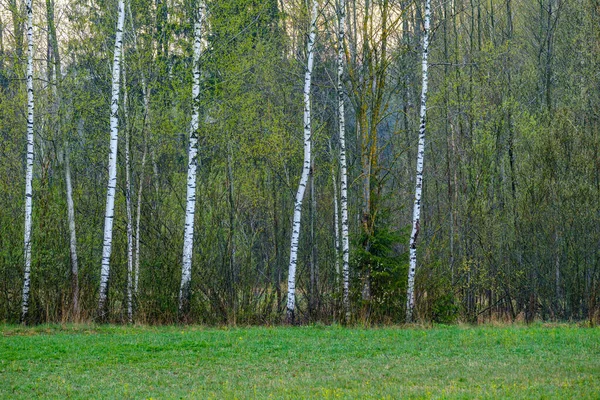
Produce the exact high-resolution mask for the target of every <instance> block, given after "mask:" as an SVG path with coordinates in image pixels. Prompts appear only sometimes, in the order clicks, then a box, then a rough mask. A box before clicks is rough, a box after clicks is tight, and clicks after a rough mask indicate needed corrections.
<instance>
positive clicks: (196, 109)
mask: <svg viewBox="0 0 600 400" xmlns="http://www.w3.org/2000/svg"><path fill="white" fill-rule="evenodd" d="M205 14H206V11H205V8H204V4H203V3H202V2H201V3H200V4H199V5H198V11H197V16H196V21H195V23H194V66H193V74H194V80H193V84H192V120H191V123H190V147H189V161H188V176H187V196H186V208H185V228H184V233H183V262H182V266H181V287H180V289H179V312H180V313H183V312H184V311H185V308H186V306H187V303H188V301H189V296H190V281H191V278H192V252H193V245H194V213H195V209H196V169H197V167H198V122H199V119H200V106H199V96H200V56H201V54H202V24H203V20H204V18H205Z"/></svg>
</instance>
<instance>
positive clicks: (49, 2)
mask: <svg viewBox="0 0 600 400" xmlns="http://www.w3.org/2000/svg"><path fill="white" fill-rule="evenodd" d="M46 14H47V20H48V38H49V42H50V46H49V47H51V48H52V57H53V58H54V71H55V74H54V76H53V80H54V82H53V84H54V91H55V101H56V104H57V113H58V117H57V118H58V126H59V131H60V130H61V129H62V123H61V122H62V121H61V113H60V107H61V103H62V85H61V80H62V64H61V60H60V49H59V47H58V38H57V35H56V24H55V23H54V1H53V0H46ZM82 124H83V120H81V121H80V125H79V127H78V129H79V130H83V125H82ZM59 136H60V137H61V139H62V143H63V146H64V154H65V186H66V195H67V220H68V224H69V252H70V255H71V292H72V293H71V295H72V313H73V318H74V320H75V321H78V320H79V315H80V310H79V263H78V257H77V234H76V229H75V206H74V203H73V185H72V182H71V163H70V157H69V152H70V149H69V139H68V136H67V134H66V132H65V133H61V132H59Z"/></svg>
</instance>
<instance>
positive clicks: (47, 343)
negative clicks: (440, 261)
mask: <svg viewBox="0 0 600 400" xmlns="http://www.w3.org/2000/svg"><path fill="white" fill-rule="evenodd" d="M40 397H43V398H60V399H62V398H120V399H122V398H136V399H139V398H146V399H150V398H155V399H157V398H161V399H162V398H167V399H169V398H198V399H209V398H240V399H244V398H276V399H278V398H286V399H288V398H325V399H327V398H378V399H379V398H391V399H396V398H536V399H540V398H548V399H554V398H577V399H582V398H589V399H598V398H600V329H599V328H584V327H578V326H576V325H551V326H549V325H533V326H500V327H498V326H480V327H464V326H438V327H433V328H418V327H414V328H372V329H359V328H343V327H337V326H333V327H324V326H310V327H252V328H222V329H219V328H205V327H193V326H185V327H183V326H180V327H177V326H171V327H138V326H135V327H128V326H125V327H121V326H119V327H117V326H102V325H99V326H96V325H66V326H58V325H57V326H38V327H32V328H29V327H21V326H7V325H4V326H2V325H0V398H11V399H12V398H22V399H30V398H40Z"/></svg>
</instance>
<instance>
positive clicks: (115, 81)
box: [98, 0, 125, 317]
mask: <svg viewBox="0 0 600 400" xmlns="http://www.w3.org/2000/svg"><path fill="white" fill-rule="evenodd" d="M124 20H125V2H124V0H119V13H118V17H117V31H116V36H115V49H114V58H113V69H112V97H111V103H110V149H109V153H108V190H107V194H106V212H105V216H104V240H103V247H102V268H101V270H100V297H99V300H98V314H99V315H100V316H101V317H102V316H103V315H104V307H105V304H106V298H107V292H108V290H107V289H108V275H109V273H110V254H111V248H112V234H113V222H114V216H115V189H116V187H117V146H118V143H119V118H118V111H119V89H120V88H119V82H120V77H121V46H122V45H123V24H124Z"/></svg>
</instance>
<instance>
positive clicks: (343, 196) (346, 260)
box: [337, 0, 350, 323]
mask: <svg viewBox="0 0 600 400" xmlns="http://www.w3.org/2000/svg"><path fill="white" fill-rule="evenodd" d="M345 29H346V4H345V1H344V0H339V10H338V43H337V45H338V54H337V57H338V59H337V64H338V74H337V98H338V120H339V121H338V122H339V135H340V173H341V176H340V182H341V191H340V205H341V211H342V262H343V267H342V276H343V284H344V289H343V305H344V312H345V318H346V323H348V322H350V295H349V293H350V240H349V238H348V236H349V233H348V230H349V229H348V226H349V223H348V167H347V162H346V117H345V111H344V86H343V77H344V36H345V33H346V32H345Z"/></svg>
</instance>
